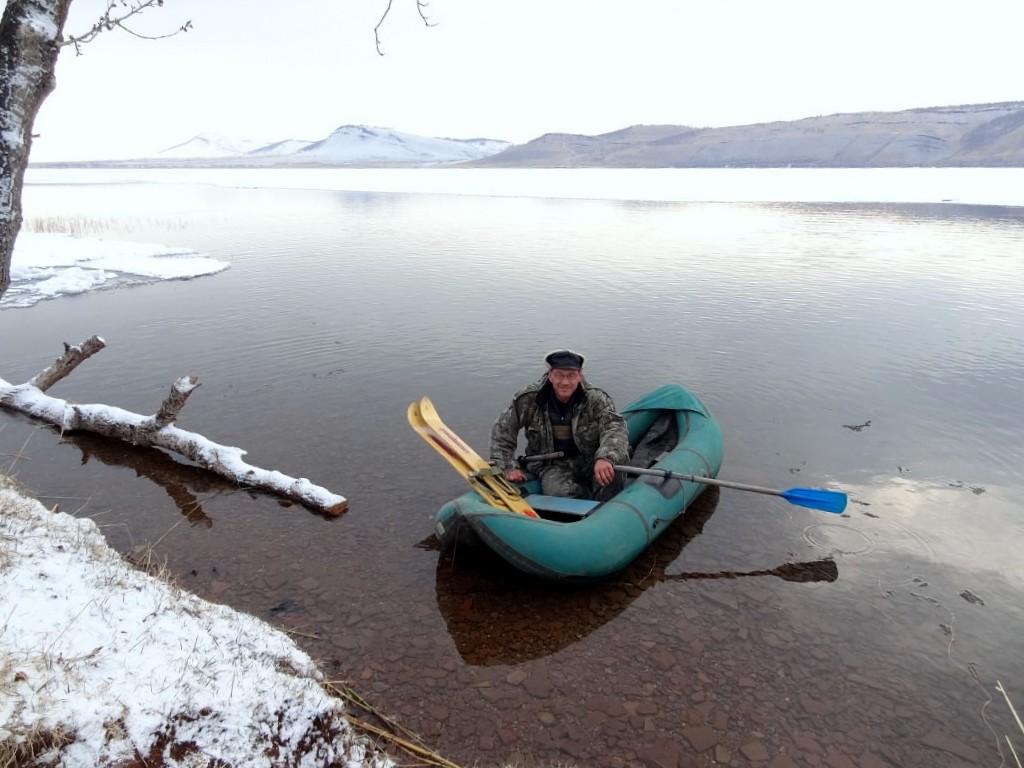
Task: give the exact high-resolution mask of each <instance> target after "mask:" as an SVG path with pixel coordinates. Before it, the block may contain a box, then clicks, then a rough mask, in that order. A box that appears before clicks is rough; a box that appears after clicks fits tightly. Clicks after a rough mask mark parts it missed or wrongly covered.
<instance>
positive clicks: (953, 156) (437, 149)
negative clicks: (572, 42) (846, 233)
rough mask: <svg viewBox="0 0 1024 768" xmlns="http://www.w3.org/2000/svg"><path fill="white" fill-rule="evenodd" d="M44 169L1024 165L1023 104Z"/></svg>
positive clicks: (381, 134)
mask: <svg viewBox="0 0 1024 768" xmlns="http://www.w3.org/2000/svg"><path fill="white" fill-rule="evenodd" d="M34 165H38V166H40V167H45V166H51V167H52V166H59V167H72V166H78V167H122V168H124V167H137V168H147V167H148V168H166V167H171V168H238V167H285V168H287V167H350V168H367V167H435V166H450V165H457V166H460V167H478V168H727V167H742V168H780V167H783V168H784V167H801V168H880V167H913V166H973V167H998V166H1007V167H1011V166H1016V167H1024V102H1003V103H999V104H973V105H964V106H955V107H927V108H922V109H908V110H904V111H902V112H853V113H848V114H836V115H827V116H823V117H808V118H805V119H803V120H793V121H788V122H774V123H757V124H755V125H739V126H732V127H728V128H695V127H691V126H685V125H634V126H632V127H629V128H623V129H621V130H618V131H613V132H612V133H605V134H601V135H599V136H584V135H578V134H569V133H548V134H545V135H543V136H541V137H540V138H537V139H534V140H533V141H530V142H527V143H526V144H520V145H516V146H513V145H512V144H511V143H510V142H507V141H501V140H498V139H447V138H435V137H427V136H415V135H413V134H408V133H402V132H400V131H395V130H392V129H390V128H376V127H371V126H365V125H343V126H341V127H339V128H337V129H336V130H335V131H334V132H332V133H331V135H330V136H328V137H327V138H325V139H322V140H320V141H304V140H297V139H285V140H282V141H277V142H274V143H272V144H258V143H254V142H251V141H245V140H242V139H232V138H229V137H224V136H220V135H217V134H210V133H206V134H200V135H198V136H195V137H193V138H192V139H190V140H189V141H186V142H184V143H182V144H178V145H176V146H173V147H169V148H167V149H165V150H162V151H161V152H158V153H156V155H154V156H152V157H144V158H139V159H136V160H110V161H88V162H85V161H83V162H79V163H39V164H34Z"/></svg>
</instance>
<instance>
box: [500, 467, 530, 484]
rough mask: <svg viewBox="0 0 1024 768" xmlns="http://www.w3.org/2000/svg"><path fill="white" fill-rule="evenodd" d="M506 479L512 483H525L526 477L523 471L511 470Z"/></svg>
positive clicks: (506, 474)
mask: <svg viewBox="0 0 1024 768" xmlns="http://www.w3.org/2000/svg"><path fill="white" fill-rule="evenodd" d="M505 479H506V480H508V481H509V482H510V483H525V482H526V475H524V474H523V470H521V469H510V470H509V471H508V472H506V473H505Z"/></svg>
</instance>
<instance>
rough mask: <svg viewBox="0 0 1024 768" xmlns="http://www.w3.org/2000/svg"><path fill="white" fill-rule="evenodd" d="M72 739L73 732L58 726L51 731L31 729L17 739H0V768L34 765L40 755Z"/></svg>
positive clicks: (63, 745)
mask: <svg viewBox="0 0 1024 768" xmlns="http://www.w3.org/2000/svg"><path fill="white" fill-rule="evenodd" d="M74 740H75V738H74V735H73V734H68V733H65V732H64V731H62V730H60V729H59V728H58V729H56V730H53V731H46V730H33V731H32V732H31V733H28V734H26V735H25V736H24V737H22V738H19V739H18V740H15V739H13V738H9V739H0V768H20V767H21V766H28V765H35V763H36V760H37V759H38V758H39V757H40V756H41V755H44V754H46V753H47V752H49V751H51V750H54V749H61V748H62V747H66V746H67V745H68V744H71V743H72V742H73V741H74Z"/></svg>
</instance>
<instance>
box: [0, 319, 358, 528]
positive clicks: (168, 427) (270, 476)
mask: <svg viewBox="0 0 1024 768" xmlns="http://www.w3.org/2000/svg"><path fill="white" fill-rule="evenodd" d="M105 346H106V342H105V341H104V340H103V339H101V338H100V337H99V336H93V337H92V338H90V339H87V340H86V341H84V342H83V343H82V344H79V345H77V346H71V345H69V344H67V343H65V344H64V354H62V355H61V356H60V357H58V358H57V359H56V360H55V361H54V362H53V364H52V365H51V366H50V367H48V368H47V369H46V370H44V371H42V372H40V373H39V374H37V375H36V376H34V377H33V378H32V379H30V380H29V381H27V382H26V383H24V384H19V385H13V384H10V383H8V382H7V381H5V380H4V379H2V378H0V407H3V408H7V409H8V410H12V411H17V412H19V413H23V414H25V415H27V416H31V417H32V418H35V419H40V420H42V421H45V422H47V423H49V424H52V425H53V426H55V427H57V428H58V429H60V430H61V432H65V431H76V430H82V431H87V432H95V433H96V434H99V435H104V436H106V437H114V438H117V439H119V440H123V441H125V442H127V443H130V444H132V445H142V446H155V447H157V448H164V449H165V450H168V451H171V452H173V453H177V454H179V455H181V456H184V457H185V458H187V459H189V460H191V461H193V462H195V463H196V464H198V465H200V466H201V467H204V468H206V469H208V470H210V471H211V472H215V473H217V474H218V475H221V476H222V477H226V478H228V479H229V480H232V481H234V482H235V483H237V484H238V485H239V486H242V487H245V488H255V489H258V490H263V491H267V492H269V493H273V494H276V495H278V496H283V497H284V498H286V499H290V500H292V501H295V502H297V503H299V504H302V505H304V506H306V507H309V508H311V509H314V510H316V511H318V512H323V513H325V514H328V515H340V514H341V513H342V512H344V511H345V510H346V509H347V508H348V501H347V500H346V499H345V497H344V496H339V495H337V494H334V493H331V492H330V491H328V490H326V489H325V488H321V487H320V486H317V485H314V484H313V483H311V482H310V481H309V480H307V479H306V478H304V477H302V478H294V477H289V476H288V475H285V474H282V473H281V472H278V471H276V470H266V469H260V468H259V467H254V466H252V465H250V464H247V463H246V462H245V461H243V460H242V456H244V455H245V453H246V452H245V451H243V450H242V449H241V448H234V447H231V446H226V445H220V444H218V443H215V442H213V441H211V440H209V439H207V438H206V437H204V436H203V435H200V434H198V433H196V432H188V431H186V430H183V429H179V428H178V427H176V426H174V422H175V420H176V419H177V417H178V413H179V412H180V411H181V409H182V408H183V407H184V405H185V402H186V400H188V397H189V395H191V394H192V392H193V391H195V389H196V388H197V387H198V386H199V380H198V379H197V378H196V377H195V376H183V377H181V378H180V379H178V380H177V381H176V382H174V384H173V385H172V386H171V391H170V394H168V396H167V397H166V398H165V399H164V401H163V403H162V404H161V406H160V409H159V410H158V411H157V412H156V413H155V414H153V415H152V416H143V415H141V414H138V413H132V412H131V411H126V410H124V409H122V408H117V407H116V406H111V405H102V404H82V403H69V402H68V401H66V400H61V399H59V398H56V397H51V396H50V395H47V394H46V393H45V390H46V389H49V388H50V387H51V386H53V385H54V384H56V383H57V382H58V381H60V380H61V379H63V378H64V377H65V376H67V375H68V374H70V373H71V372H72V371H73V370H74V369H75V368H76V367H77V366H78V365H79V364H80V363H82V362H83V361H85V360H87V359H89V358H90V357H92V355H94V354H96V353H97V352H99V351H100V350H101V349H103V348H104V347H105Z"/></svg>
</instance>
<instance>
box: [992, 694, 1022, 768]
mask: <svg viewBox="0 0 1024 768" xmlns="http://www.w3.org/2000/svg"><path fill="white" fill-rule="evenodd" d="M996 690H997V691H999V693H1001V694H1003V698H1004V699H1006V706H1007V707H1008V708H1009V709H1010V714H1012V715H1013V719H1014V720H1015V721H1016V723H1017V728H1018V730H1020V733H1021V736H1024V723H1022V722H1021V719H1020V715H1018V714H1017V710H1016V709H1015V708H1014V706H1013V702H1012V701H1010V696H1009V694H1008V693H1007V692H1006V689H1005V688H1003V684H1002V683H1001V682H1000V681H999V680H996ZM1004 738H1005V739H1006V746H1007V747H1009V748H1010V754H1011V755H1013V759H1014V761H1015V762H1016V763H1017V768H1024V767H1022V765H1021V760H1020V755H1018V754H1017V750H1016V749H1014V747H1013V740H1012V739H1011V738H1010V734H1004Z"/></svg>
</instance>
